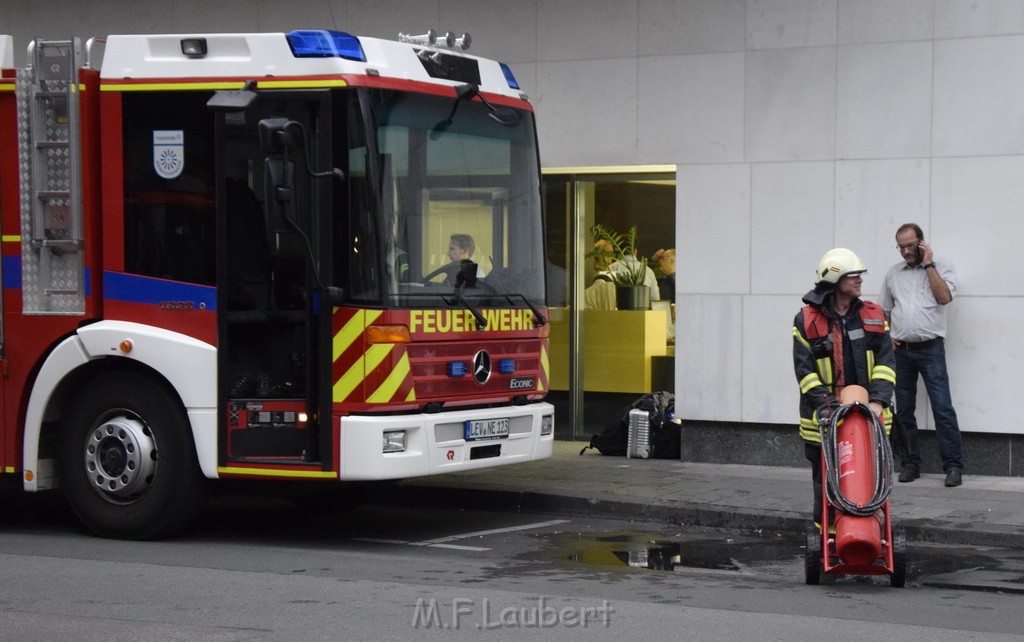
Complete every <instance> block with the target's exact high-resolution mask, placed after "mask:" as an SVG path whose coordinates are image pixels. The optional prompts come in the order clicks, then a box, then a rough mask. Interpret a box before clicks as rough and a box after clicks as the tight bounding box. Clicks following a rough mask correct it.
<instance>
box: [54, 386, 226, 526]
mask: <svg viewBox="0 0 1024 642" xmlns="http://www.w3.org/2000/svg"><path fill="white" fill-rule="evenodd" d="M64 416H65V420H64V426H63V435H62V440H61V444H60V467H61V478H62V485H63V487H64V494H65V496H66V497H67V499H68V503H69V504H70V505H71V508H72V510H73V511H74V512H75V514H76V515H77V516H78V519H79V520H80V521H81V522H82V524H83V525H84V526H85V527H86V528H87V529H89V530H90V531H92V532H93V533H95V534H96V535H99V536H101V537H111V538H116V539H134V540H146V539H157V538H161V537H168V536H170V535H173V534H175V533H177V532H179V531H180V530H181V529H183V528H184V527H185V526H187V525H188V524H189V523H190V522H191V521H192V520H193V519H194V518H195V517H196V516H197V515H198V514H199V513H200V511H201V510H202V508H203V506H204V504H205V499H206V482H205V479H204V478H203V476H202V473H201V471H200V469H199V462H198V460H197V458H196V452H195V445H194V442H193V439H192V430H191V426H190V424H189V422H188V418H187V416H186V414H185V409H184V408H183V407H182V405H181V402H180V401H179V400H178V399H177V398H176V397H175V396H173V395H172V394H171V393H169V392H168V391H166V390H165V388H164V387H162V386H160V385H158V384H157V383H156V382H155V381H153V380H152V379H151V378H150V377H147V376H145V375H140V374H139V373H134V372H120V371H119V372H109V373H103V374H100V375H97V376H95V378H94V379H93V380H92V381H90V382H89V383H87V384H86V385H85V386H84V387H83V389H82V390H81V391H79V392H78V393H77V394H76V395H75V397H74V399H72V401H71V403H70V404H69V406H68V407H67V412H66V413H65V415H64Z"/></svg>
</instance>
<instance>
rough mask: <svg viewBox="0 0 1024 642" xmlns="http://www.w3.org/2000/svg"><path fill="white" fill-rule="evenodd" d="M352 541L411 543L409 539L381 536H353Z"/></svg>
mask: <svg viewBox="0 0 1024 642" xmlns="http://www.w3.org/2000/svg"><path fill="white" fill-rule="evenodd" d="M352 541H355V542H370V543H371V544H411V543H412V542H410V541H409V540H404V539H383V538H381V537H353V538H352Z"/></svg>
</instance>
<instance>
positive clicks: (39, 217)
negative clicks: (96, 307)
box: [16, 38, 85, 315]
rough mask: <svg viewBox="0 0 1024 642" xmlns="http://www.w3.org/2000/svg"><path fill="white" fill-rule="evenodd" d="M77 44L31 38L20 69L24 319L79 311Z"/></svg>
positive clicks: (82, 269)
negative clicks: (25, 59)
mask: <svg viewBox="0 0 1024 642" xmlns="http://www.w3.org/2000/svg"><path fill="white" fill-rule="evenodd" d="M80 58H81V43H80V40H79V39H78V38H73V39H71V40H42V39H37V40H35V41H34V42H33V43H32V44H31V45H29V48H28V64H29V66H28V67H27V68H25V69H19V70H18V76H17V80H16V92H17V95H18V154H19V165H20V167H21V183H20V186H21V247H22V250H21V272H22V273H21V280H22V311H23V312H24V313H25V314H55V315H79V314H83V313H84V312H85V276H84V272H85V259H84V252H83V247H82V227H83V225H82V161H81V156H80V155H79V153H78V150H79V149H80V145H79V141H80V135H81V132H80V126H81V122H80V115H79V109H78V79H77V74H78V61H79V59H80Z"/></svg>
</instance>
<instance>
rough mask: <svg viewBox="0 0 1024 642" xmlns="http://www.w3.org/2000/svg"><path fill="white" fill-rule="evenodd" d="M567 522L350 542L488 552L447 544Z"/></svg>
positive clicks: (486, 549) (481, 547)
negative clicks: (414, 539)
mask: <svg viewBox="0 0 1024 642" xmlns="http://www.w3.org/2000/svg"><path fill="white" fill-rule="evenodd" d="M568 522H569V520H567V519H553V520H551V521H549V522H538V523H536V524H523V525H522V526H509V527H507V528H493V529H491V530H486V531H474V532H472V533H463V534H461V535H449V536H448V537H438V538H436V539H427V540H423V541H422V542H410V541H408V540H404V539H386V538H382V537H353V538H352V541H355V542H370V543H372V544H397V545H401V546H429V547H431V548H449V549H453V550H456V551H476V552H482V551H489V550H491V549H490V548H486V547H483V546H465V545H462V544H449V542H454V541H455V540H459V539H467V538H469V537H483V536H485V535H499V534H501V533H513V532H515V531H526V530H530V529H534V528H545V527H547V526H557V525H559V524H566V523H568Z"/></svg>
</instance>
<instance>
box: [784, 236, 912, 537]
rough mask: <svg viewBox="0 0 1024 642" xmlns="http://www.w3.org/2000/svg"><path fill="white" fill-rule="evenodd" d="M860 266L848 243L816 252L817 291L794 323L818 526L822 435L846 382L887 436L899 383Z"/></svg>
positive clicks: (802, 417) (886, 329) (802, 422)
mask: <svg viewBox="0 0 1024 642" xmlns="http://www.w3.org/2000/svg"><path fill="white" fill-rule="evenodd" d="M866 271H867V268H865V267H864V263H863V262H862V261H861V260H860V258H859V257H858V256H857V255H856V254H854V253H853V252H852V251H850V250H848V249H846V248H834V249H831V250H829V251H828V252H826V253H825V255H824V256H823V257H821V261H820V262H819V264H818V271H817V272H816V274H815V276H816V283H815V286H814V289H813V290H811V291H810V292H808V293H807V294H805V295H804V297H803V301H804V303H806V304H807V305H805V306H804V307H803V308H802V309H801V310H800V312H799V313H797V315H796V318H795V319H794V321H793V366H794V369H795V371H796V379H797V382H798V383H799V384H800V437H801V438H803V440H804V456H805V457H806V458H807V460H808V461H809V462H811V471H812V472H811V476H812V479H813V480H814V522H815V525H816V526H818V527H819V528H820V527H821V509H822V505H821V433H820V432H819V430H818V425H819V421H827V420H828V418H829V416H830V414H831V412H832V410H834V409H835V408H836V407H837V406H838V402H837V399H838V397H839V392H840V391H841V390H842V388H843V386H848V385H854V384H857V385H860V386H863V387H864V388H866V389H867V390H868V398H869V403H868V405H869V406H870V408H871V409H872V410H873V411H874V412H875V413H877V414H878V415H880V416H881V417H882V420H883V422H884V423H885V431H886V434H888V432H889V428H890V426H891V424H892V411H891V409H890V405H891V401H892V394H893V389H894V388H895V386H896V360H895V357H894V354H893V348H892V341H891V340H890V338H889V326H888V324H887V322H886V320H885V314H884V313H883V311H882V308H881V307H880V306H878V305H877V304H875V303H872V302H870V301H863V300H861V298H860V295H861V285H862V278H861V275H862V274H864V272H866Z"/></svg>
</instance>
